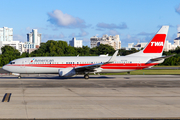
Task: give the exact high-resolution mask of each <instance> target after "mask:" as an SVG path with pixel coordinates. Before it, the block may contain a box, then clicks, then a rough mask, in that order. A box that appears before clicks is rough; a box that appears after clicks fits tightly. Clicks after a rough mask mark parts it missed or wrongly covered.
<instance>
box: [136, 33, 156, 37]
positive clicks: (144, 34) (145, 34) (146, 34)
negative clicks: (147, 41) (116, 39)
mask: <svg viewBox="0 0 180 120" xmlns="http://www.w3.org/2000/svg"><path fill="white" fill-rule="evenodd" d="M138 35H143V36H149V35H154V33H146V32H141V33H139V34H138Z"/></svg>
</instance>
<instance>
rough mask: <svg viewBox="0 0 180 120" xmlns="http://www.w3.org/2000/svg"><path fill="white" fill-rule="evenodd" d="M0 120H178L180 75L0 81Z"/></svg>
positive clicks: (36, 77) (33, 77)
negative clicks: (5, 98)
mask: <svg viewBox="0 0 180 120" xmlns="http://www.w3.org/2000/svg"><path fill="white" fill-rule="evenodd" d="M5 93H11V97H10V101H9V102H1V103H0V106H1V109H0V119H5V118H6V119H12V118H13V119H138V118H141V119H162V118H166V119H172V118H173V119H179V118H180V114H179V113H180V75H116V76H115V75H114V76H113V75H109V76H102V75H100V76H95V75H92V76H90V79H89V80H85V79H84V78H83V76H77V77H75V78H65V79H64V78H59V77H58V76H57V75H51V74H48V75H46V74H44V75H40V76H39V75H24V76H22V78H21V79H18V78H17V77H14V76H9V75H2V76H0V97H1V99H3V97H4V95H5Z"/></svg>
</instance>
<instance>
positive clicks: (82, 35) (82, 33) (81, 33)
mask: <svg viewBox="0 0 180 120" xmlns="http://www.w3.org/2000/svg"><path fill="white" fill-rule="evenodd" d="M88 34H89V33H88V32H86V31H84V30H83V29H81V32H80V33H79V34H78V35H76V33H72V34H70V35H69V37H70V38H73V37H84V36H87V35H88Z"/></svg>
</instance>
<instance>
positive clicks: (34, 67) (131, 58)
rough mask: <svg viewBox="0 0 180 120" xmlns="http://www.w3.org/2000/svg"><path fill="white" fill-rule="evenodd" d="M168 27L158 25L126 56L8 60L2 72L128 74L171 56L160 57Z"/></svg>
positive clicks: (71, 74)
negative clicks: (144, 43) (141, 46)
mask: <svg viewBox="0 0 180 120" xmlns="http://www.w3.org/2000/svg"><path fill="white" fill-rule="evenodd" d="M168 29H169V26H162V27H161V29H160V30H159V31H158V32H157V33H156V34H155V36H154V37H153V38H152V40H151V41H150V42H149V43H148V44H147V46H146V47H145V48H144V49H143V50H141V51H139V52H137V53H133V54H130V55H127V56H117V54H118V50H117V51H116V52H115V53H114V54H113V56H111V57H110V56H86V57H83V56H71V57H28V58H20V59H16V60H12V61H11V62H10V63H9V64H7V65H5V66H3V69H4V70H6V71H9V72H11V73H12V74H14V75H18V78H21V74H59V76H60V77H72V76H74V75H78V74H84V78H85V79H88V78H89V73H112V72H130V71H133V70H141V69H144V68H148V67H152V66H154V65H157V64H160V63H162V62H163V61H164V59H166V58H168V57H171V56H172V55H171V56H162V53H163V48H164V44H165V40H166V37H167V33H168Z"/></svg>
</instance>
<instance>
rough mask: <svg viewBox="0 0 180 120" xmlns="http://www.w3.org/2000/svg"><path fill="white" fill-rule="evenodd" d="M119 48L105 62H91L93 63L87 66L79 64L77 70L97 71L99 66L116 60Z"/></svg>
mask: <svg viewBox="0 0 180 120" xmlns="http://www.w3.org/2000/svg"><path fill="white" fill-rule="evenodd" d="M118 51H119V50H116V52H115V53H114V54H113V56H112V57H111V58H110V59H109V60H108V61H107V62H103V63H97V64H91V65H86V66H79V67H76V68H75V71H76V72H84V71H86V72H93V71H96V69H97V68H100V67H101V66H102V65H105V64H108V63H113V62H114V60H115V59H116V56H117V54H118Z"/></svg>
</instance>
